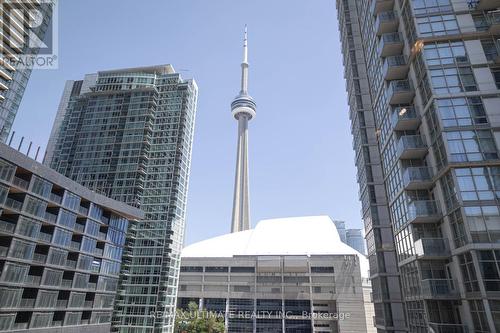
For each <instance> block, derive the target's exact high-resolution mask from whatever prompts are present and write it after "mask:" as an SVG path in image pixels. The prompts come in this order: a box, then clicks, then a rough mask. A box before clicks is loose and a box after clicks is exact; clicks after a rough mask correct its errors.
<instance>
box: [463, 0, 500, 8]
mask: <svg viewBox="0 0 500 333" xmlns="http://www.w3.org/2000/svg"><path fill="white" fill-rule="evenodd" d="M469 1H472V0H467V2H469ZM497 8H500V0H478V1H477V6H476V9H478V10H489V9H497Z"/></svg>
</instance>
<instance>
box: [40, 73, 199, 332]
mask: <svg viewBox="0 0 500 333" xmlns="http://www.w3.org/2000/svg"><path fill="white" fill-rule="evenodd" d="M89 78H93V80H94V82H93V83H92V84H91V83H89V82H88V81H89ZM66 90H67V91H65V94H64V95H63V98H65V97H64V96H66V98H65V100H63V101H61V107H60V112H58V116H57V117H58V119H56V123H55V124H60V126H59V129H57V130H53V131H52V133H53V135H54V136H56V138H51V141H50V142H52V144H53V146H50V145H49V147H48V151H53V154H52V159H51V160H50V161H46V162H47V163H49V164H50V165H51V167H53V168H54V169H55V170H57V171H59V172H61V173H63V174H65V175H67V176H68V177H70V178H72V179H74V180H75V181H77V182H79V183H81V184H83V185H85V186H87V187H89V188H91V189H93V190H95V191H100V192H102V193H104V194H105V195H108V196H110V197H111V198H113V199H116V200H119V201H123V202H126V203H128V204H131V205H133V206H136V207H140V208H141V209H142V210H143V211H144V212H145V219H144V220H143V221H141V222H139V223H134V224H132V225H131V226H130V227H129V230H128V235H127V241H126V250H125V252H124V257H123V267H122V272H121V279H120V285H119V294H118V297H117V301H116V304H115V313H114V316H113V329H112V330H113V331H115V332H141V333H142V332H170V331H171V329H172V328H173V319H174V308H175V299H176V294H177V280H178V274H179V267H180V257H179V256H180V250H181V247H182V242H183V237H184V224H185V214H186V196H187V189H188V179H189V168H190V163H191V148H192V140H193V132H194V120H195V112H196V101H197V87H196V84H195V82H194V81H193V80H183V79H182V78H181V77H180V75H179V74H178V73H175V71H174V70H173V68H172V66H170V65H165V66H154V67H145V68H132V69H123V70H117V71H106V72H99V73H97V75H90V76H86V79H85V80H84V81H74V83H73V84H70V85H67V86H66ZM68 96H69V97H68Z"/></svg>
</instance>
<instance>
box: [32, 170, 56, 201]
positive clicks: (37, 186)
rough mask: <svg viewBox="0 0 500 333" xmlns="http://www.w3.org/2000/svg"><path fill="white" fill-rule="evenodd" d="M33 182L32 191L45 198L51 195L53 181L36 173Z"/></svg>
mask: <svg viewBox="0 0 500 333" xmlns="http://www.w3.org/2000/svg"><path fill="white" fill-rule="evenodd" d="M31 183H32V185H31V191H32V192H33V193H36V194H38V195H40V196H42V197H44V198H48V197H49V195H50V191H51V190H52V183H50V182H48V181H46V180H45V179H42V178H40V177H38V176H36V175H33V177H32V181H31Z"/></svg>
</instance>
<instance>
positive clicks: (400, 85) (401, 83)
mask: <svg viewBox="0 0 500 333" xmlns="http://www.w3.org/2000/svg"><path fill="white" fill-rule="evenodd" d="M412 90H413V87H412V85H411V83H410V81H409V80H394V81H391V82H389V85H388V86H387V96H389V97H390V96H392V95H394V94H397V93H402V92H403V93H406V92H411V91H412Z"/></svg>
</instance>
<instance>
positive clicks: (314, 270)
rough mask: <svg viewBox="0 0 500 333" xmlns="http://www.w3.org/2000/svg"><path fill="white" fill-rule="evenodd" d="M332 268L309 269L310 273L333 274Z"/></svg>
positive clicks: (314, 267)
mask: <svg viewBox="0 0 500 333" xmlns="http://www.w3.org/2000/svg"><path fill="white" fill-rule="evenodd" d="M333 272H334V269H333V266H313V267H311V273H333Z"/></svg>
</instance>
